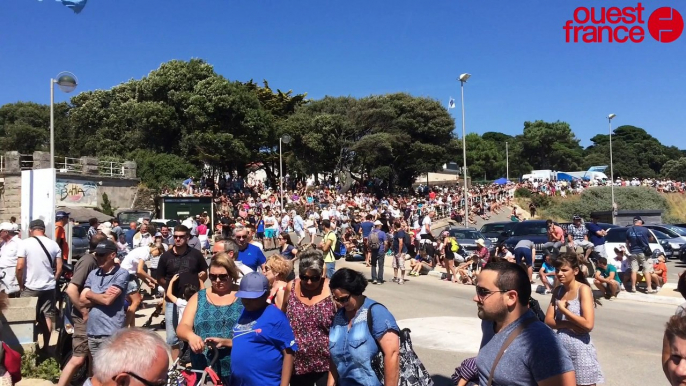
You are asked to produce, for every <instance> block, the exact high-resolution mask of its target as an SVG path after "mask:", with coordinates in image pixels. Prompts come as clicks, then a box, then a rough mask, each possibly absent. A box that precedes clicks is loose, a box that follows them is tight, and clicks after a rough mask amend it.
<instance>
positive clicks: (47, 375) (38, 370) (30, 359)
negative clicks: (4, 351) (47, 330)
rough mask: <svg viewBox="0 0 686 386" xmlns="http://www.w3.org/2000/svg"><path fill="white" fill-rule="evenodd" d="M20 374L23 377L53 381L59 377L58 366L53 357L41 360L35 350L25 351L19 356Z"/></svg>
mask: <svg viewBox="0 0 686 386" xmlns="http://www.w3.org/2000/svg"><path fill="white" fill-rule="evenodd" d="M21 376H22V377H23V378H24V379H27V378H34V379H36V378H37V379H45V380H48V381H50V382H53V383H54V382H57V381H58V380H59V379H60V366H59V365H58V364H57V362H56V361H55V359H54V358H49V359H47V360H41V359H40V358H39V357H38V355H37V354H36V352H35V351H31V352H26V353H24V355H23V356H22V357H21Z"/></svg>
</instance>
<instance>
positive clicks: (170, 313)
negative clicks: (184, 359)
mask: <svg viewBox="0 0 686 386" xmlns="http://www.w3.org/2000/svg"><path fill="white" fill-rule="evenodd" d="M166 303H167V304H166V308H165V310H164V325H165V329H166V331H167V344H168V345H170V346H172V347H173V346H178V345H179V337H178V336H176V326H178V325H179V317H178V314H179V313H178V311H177V310H176V304H174V303H172V302H166Z"/></svg>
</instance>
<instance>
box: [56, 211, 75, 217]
mask: <svg viewBox="0 0 686 386" xmlns="http://www.w3.org/2000/svg"><path fill="white" fill-rule="evenodd" d="M70 214H71V213H68V212H65V211H63V210H58V211H57V213H55V218H63V217H69V215H70Z"/></svg>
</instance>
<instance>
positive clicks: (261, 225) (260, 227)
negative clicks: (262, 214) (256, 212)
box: [255, 219, 264, 233]
mask: <svg viewBox="0 0 686 386" xmlns="http://www.w3.org/2000/svg"><path fill="white" fill-rule="evenodd" d="M255 231H256V232H258V233H264V220H262V219H260V221H259V222H258V223H257V229H256V230H255Z"/></svg>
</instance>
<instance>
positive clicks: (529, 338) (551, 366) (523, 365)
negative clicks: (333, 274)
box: [476, 310, 574, 385]
mask: <svg viewBox="0 0 686 386" xmlns="http://www.w3.org/2000/svg"><path fill="white" fill-rule="evenodd" d="M529 318H536V316H535V315H534V313H533V312H532V311H531V310H529V311H527V312H526V313H525V314H524V315H522V317H520V318H519V319H517V320H516V321H514V322H512V323H510V324H509V325H508V326H507V327H505V328H504V329H501V330H500V332H498V333H497V334H496V333H495V331H493V322H491V321H486V320H484V321H482V322H481V331H482V333H483V337H482V339H481V349H480V350H479V354H478V355H477V357H476V367H477V368H478V369H479V384H480V385H486V384H487V383H488V377H489V375H490V373H491V367H492V366H493V362H494V361H495V358H496V356H497V355H498V352H499V351H500V347H502V345H503V344H504V343H505V340H507V337H508V336H509V335H510V333H511V332H512V331H513V330H514V329H515V328H516V327H517V326H518V325H519V324H520V323H522V322H523V321H524V320H526V319H529ZM570 371H574V364H573V363H572V359H571V358H570V356H569V353H568V352H567V350H566V349H565V348H564V346H563V345H562V342H560V340H559V339H558V338H557V335H556V334H555V332H554V331H553V330H551V329H550V328H549V327H548V326H546V325H545V324H543V323H542V322H539V321H538V319H536V321H535V322H533V323H531V324H530V325H528V326H527V327H526V328H525V329H524V331H522V333H521V334H520V335H519V336H517V337H516V338H515V340H514V341H512V344H510V345H509V346H508V348H507V350H505V353H504V354H503V356H502V357H501V358H500V362H498V365H497V366H496V368H495V372H494V374H493V385H537V384H538V383H539V382H540V381H542V380H545V379H548V378H550V377H554V376H556V375H560V374H564V373H567V372H570Z"/></svg>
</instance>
